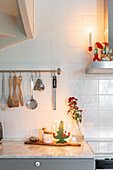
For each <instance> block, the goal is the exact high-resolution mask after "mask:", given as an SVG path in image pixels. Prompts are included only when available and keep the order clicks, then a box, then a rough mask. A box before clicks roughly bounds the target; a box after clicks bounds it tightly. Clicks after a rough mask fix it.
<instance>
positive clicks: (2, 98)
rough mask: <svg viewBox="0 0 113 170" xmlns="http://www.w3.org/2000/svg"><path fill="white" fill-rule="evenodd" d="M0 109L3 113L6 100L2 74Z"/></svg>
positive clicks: (5, 107)
mask: <svg viewBox="0 0 113 170" xmlns="http://www.w3.org/2000/svg"><path fill="white" fill-rule="evenodd" d="M0 108H1V110H3V111H5V110H6V109H7V100H6V96H5V76H4V72H3V77H2V96H1V99H0Z"/></svg>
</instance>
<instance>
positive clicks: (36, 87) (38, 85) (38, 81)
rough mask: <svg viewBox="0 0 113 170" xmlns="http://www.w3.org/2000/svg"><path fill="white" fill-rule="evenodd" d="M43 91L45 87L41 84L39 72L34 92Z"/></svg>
mask: <svg viewBox="0 0 113 170" xmlns="http://www.w3.org/2000/svg"><path fill="white" fill-rule="evenodd" d="M44 89H45V86H44V84H43V83H42V79H41V73H40V72H39V78H38V79H37V81H36V83H35V86H34V90H38V91H40V92H42V91H43V90H44Z"/></svg>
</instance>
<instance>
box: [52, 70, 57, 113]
mask: <svg viewBox="0 0 113 170" xmlns="http://www.w3.org/2000/svg"><path fill="white" fill-rule="evenodd" d="M56 88H57V77H56V76H55V73H54V76H53V89H52V103H53V110H56Z"/></svg>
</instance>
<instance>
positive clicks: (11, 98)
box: [7, 72, 14, 107]
mask: <svg viewBox="0 0 113 170" xmlns="http://www.w3.org/2000/svg"><path fill="white" fill-rule="evenodd" d="M7 105H8V107H13V106H14V100H13V96H12V77H11V72H10V76H9V97H8V101H7Z"/></svg>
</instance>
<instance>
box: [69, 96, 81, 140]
mask: <svg viewBox="0 0 113 170" xmlns="http://www.w3.org/2000/svg"><path fill="white" fill-rule="evenodd" d="M77 101H78V99H76V98H75V97H69V98H68V106H69V109H68V112H67V114H68V115H71V117H72V119H73V120H74V122H75V124H76V126H77V132H76V133H77V135H72V141H75V138H76V140H77V141H79V142H82V141H83V140H84V136H83V135H82V134H81V130H80V126H79V123H81V122H82V110H80V109H79V107H78V105H77Z"/></svg>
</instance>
